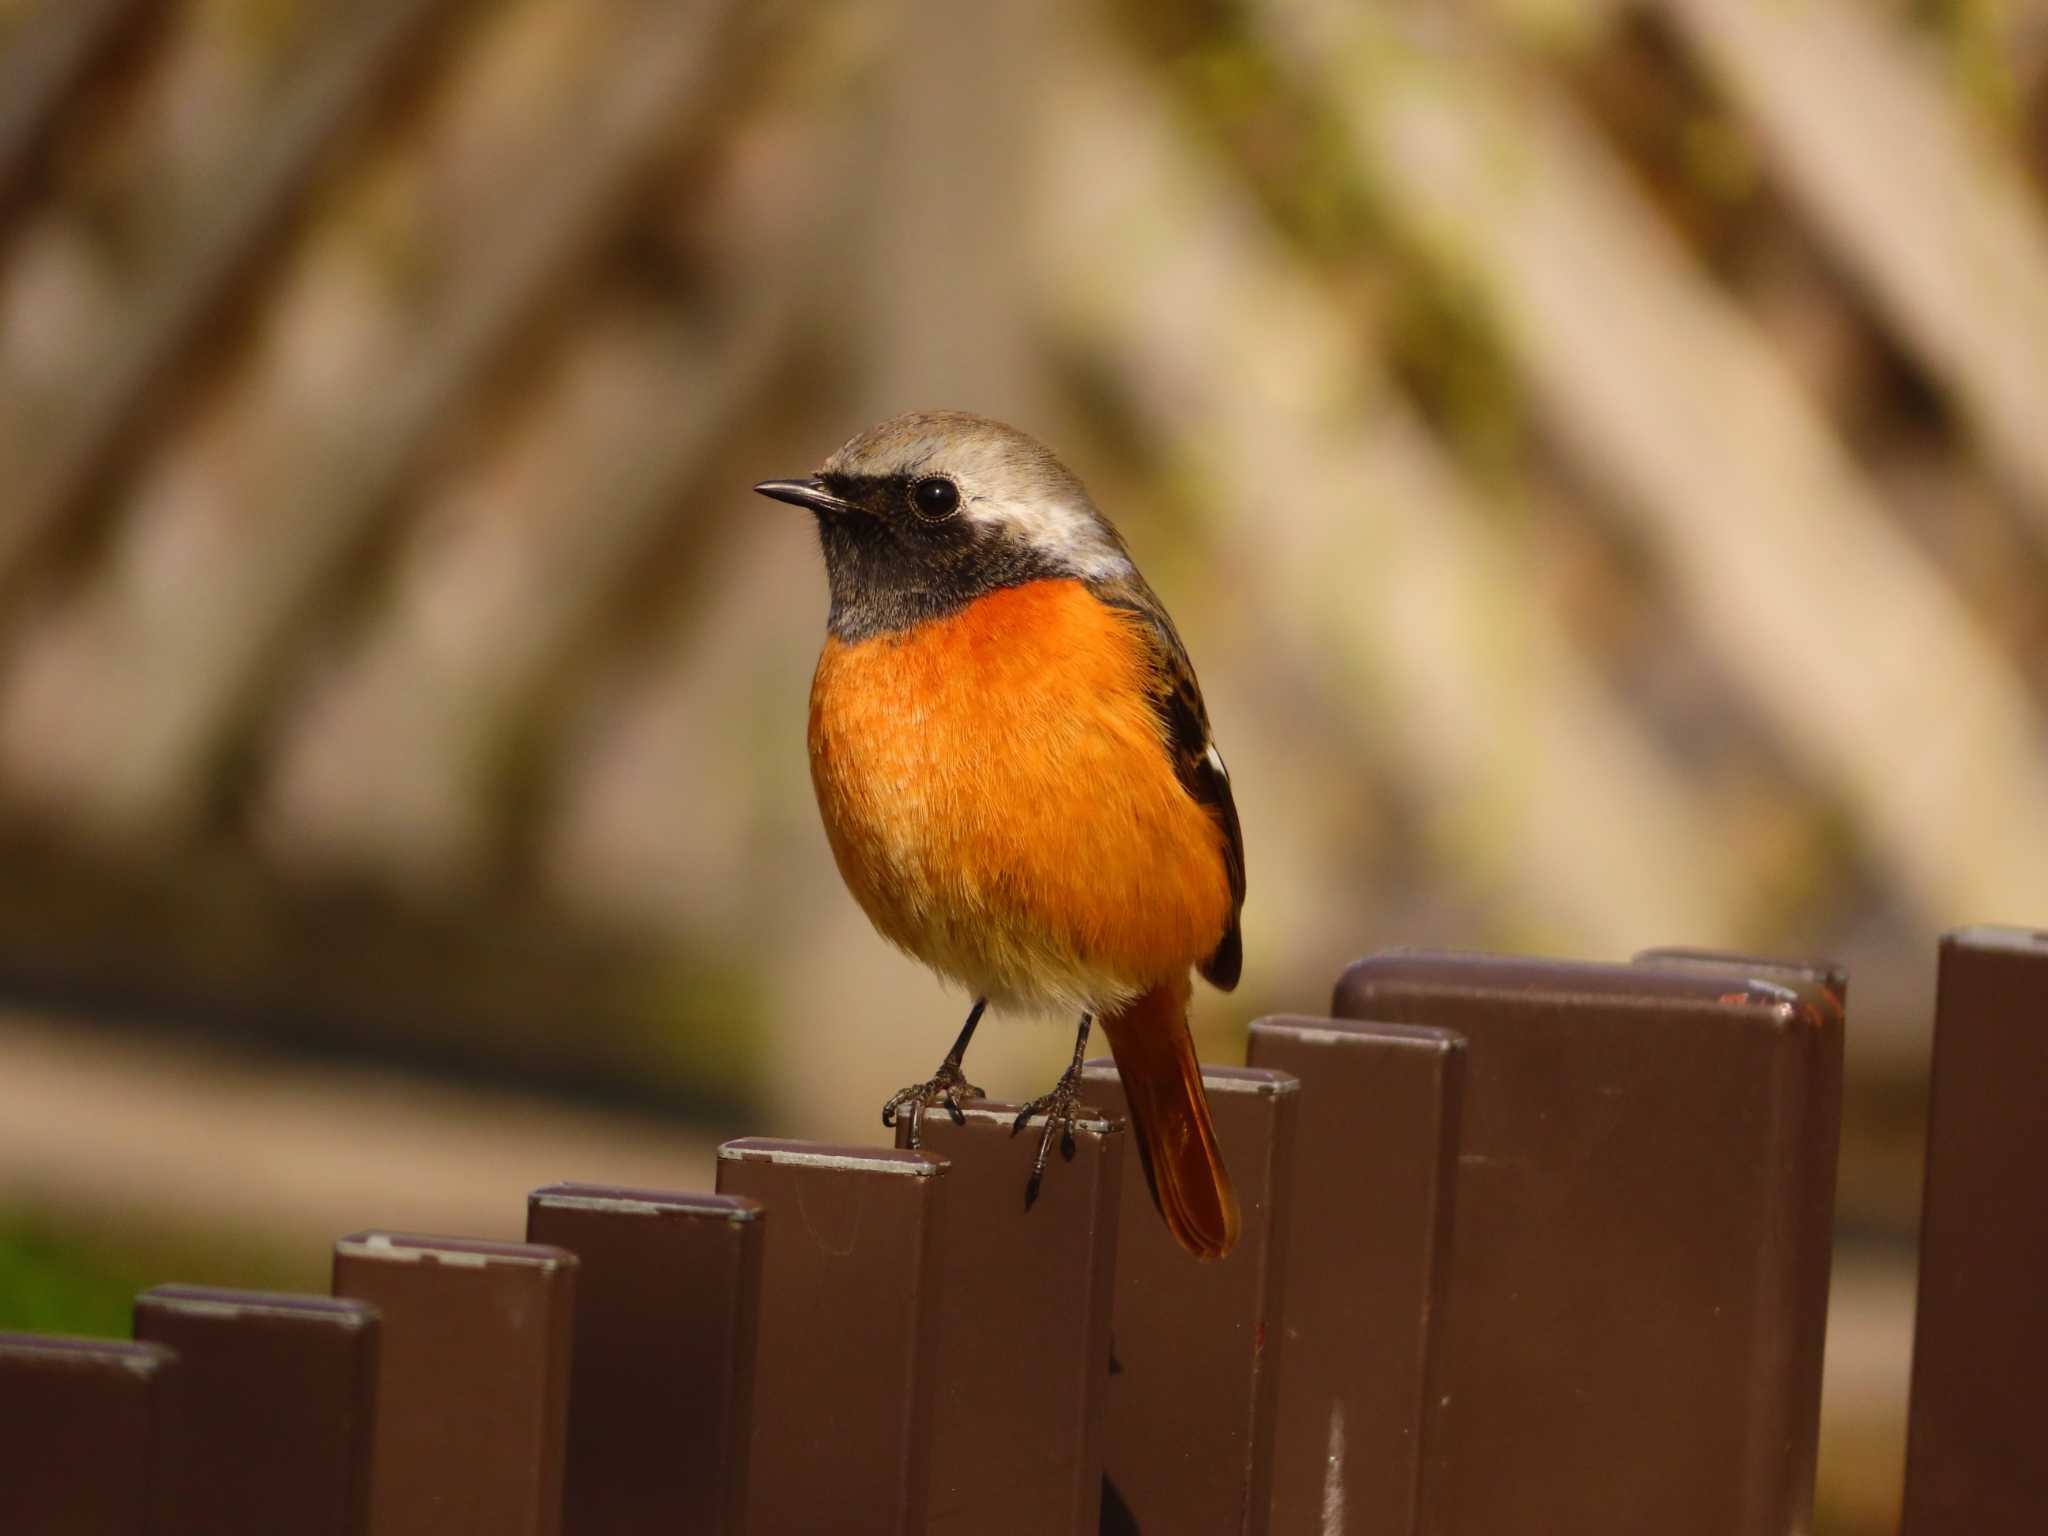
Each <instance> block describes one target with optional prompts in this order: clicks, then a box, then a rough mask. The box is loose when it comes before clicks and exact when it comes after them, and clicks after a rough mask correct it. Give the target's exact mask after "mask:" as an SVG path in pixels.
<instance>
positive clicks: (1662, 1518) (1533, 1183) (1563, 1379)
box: [1333, 952, 1841, 1536]
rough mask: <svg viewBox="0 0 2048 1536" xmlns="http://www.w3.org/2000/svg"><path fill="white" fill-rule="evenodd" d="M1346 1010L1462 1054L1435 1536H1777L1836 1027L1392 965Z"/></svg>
mask: <svg viewBox="0 0 2048 1536" xmlns="http://www.w3.org/2000/svg"><path fill="white" fill-rule="evenodd" d="M1333 1011H1334V1012H1335V1013H1337V1014H1338V1015H1339V1016H1342V1017H1348V1018H1366V1019H1374V1020H1381V1021H1392V1022H1400V1023H1413V1024H1430V1025H1436V1026H1439V1027H1442V1028H1449V1029H1456V1030H1458V1031H1459V1032H1460V1033H1462V1034H1464V1035H1465V1036H1466V1037H1467V1039H1468V1041H1469V1045H1468V1047H1467V1059H1466V1076H1465V1099H1464V1111H1463V1115H1462V1121H1461V1125H1462V1128H1461V1132H1460V1143H1459V1165H1458V1187H1457V1197H1456V1202H1455V1205H1456V1209H1455V1214H1454V1217H1453V1222H1452V1229H1453V1236H1452V1250H1451V1251H1452V1254H1453V1262H1452V1266H1451V1272H1450V1284H1449V1288H1448V1291H1447V1293H1446V1298H1445V1309H1444V1334H1443V1355H1442V1370H1441V1376H1440V1391H1439V1395H1438V1399H1437V1402H1436V1404H1435V1405H1434V1406H1435V1407H1436V1410H1437V1417H1436V1422H1435V1423H1434V1424H1433V1425H1431V1427H1430V1430H1429V1454H1428V1456H1427V1458H1426V1461H1425V1468H1424V1500H1425V1504H1426V1506H1427V1507H1428V1508H1429V1510H1430V1519H1431V1525H1430V1529H1431V1530H1432V1531H1441V1532H1444V1533H1447V1536H1494V1533H1498V1532H1501V1531H1510V1530H1530V1531H1537V1530H1541V1531H1553V1530H1555V1531H1571V1532H1573V1533H1574V1536H1636V1533H1638V1532H1642V1531H1647V1530H1654V1531H1657V1532H1659V1533H1660V1536H1695V1533H1696V1536H1783V1533H1784V1532H1786V1531H1788V1530H1797V1529H1800V1528H1802V1527H1803V1525H1804V1524H1805V1522H1806V1519H1807V1516H1806V1515H1805V1513H1804V1512H1802V1511H1800V1510H1798V1509H1797V1508H1796V1507H1794V1506H1795V1500H1796V1497H1797V1491H1798V1490H1799V1489H1800V1488H1801V1487H1802V1486H1804V1479H1803V1478H1802V1476H1801V1474H1800V1472H1799V1470H1798V1469H1797V1467H1796V1466H1795V1465H1794V1463H1795V1462H1796V1461H1798V1460H1799V1459H1800V1458H1801V1457H1802V1456H1804V1455H1805V1454H1806V1451H1807V1447H1805V1446H1802V1445H1801V1443H1800V1437H1799V1435H1798V1433H1797V1431H1796V1429H1795V1427H1794V1426H1796V1424H1797V1423H1798V1421H1799V1416H1800V1414H1801V1412H1802V1405H1803V1404H1805V1403H1806V1402H1807V1401H1808V1400H1809V1397H1810V1394H1811V1393H1812V1391H1813V1390H1814V1387H1813V1383H1812V1382H1811V1381H1810V1380H1809V1379H1808V1378H1809V1376H1810V1375H1811V1370H1812V1367H1813V1366H1815V1365H1817V1363H1818V1355H1817V1354H1815V1353H1813V1352H1812V1351H1811V1350H1809V1349H1807V1348H1805V1347H1804V1346H1805V1343H1806V1340H1807V1338H1808V1335H1809V1334H1810V1333H1811V1331H1812V1330H1814V1329H1816V1328H1818V1326H1819V1320H1818V1319H1816V1318H1814V1317H1812V1316H1810V1315H1808V1314H1807V1312H1806V1311H1805V1310H1803V1309H1805V1308H1806V1307H1807V1306H1808V1305H1809V1303H1810V1298H1811V1286H1810V1281H1811V1277H1812V1275H1813V1274H1814V1271H1815V1265H1816V1255H1819V1256H1820V1257H1819V1259H1818V1262H1819V1263H1820V1264H1821V1265H1822V1266H1824V1265H1825V1262H1826V1260H1825V1253H1826V1250H1827V1243H1828V1237H1829V1234H1828V1226H1827V1223H1826V1222H1825V1221H1823V1220H1820V1219H1818V1213H1817V1212H1816V1211H1815V1209H1814V1202H1813V1197H1812V1192H1813V1190H1814V1189H1815V1188H1816V1187H1817V1186H1818V1184H1819V1183H1820V1178H1819V1175H1818V1174H1817V1173H1816V1172H1815V1171H1814V1160H1816V1159H1822V1160H1825V1161H1828V1162H1830V1163H1831V1162H1832V1160H1833V1157H1834V1146H1833V1142H1832V1136H1831V1130H1830V1127H1831V1126H1832V1124H1833V1118H1832V1115H1830V1114H1829V1113H1828V1112H1827V1107H1826V1098H1827V1088H1826V1083H1827V1082H1828V1081H1831V1080H1835V1079H1832V1078H1831V1077H1830V1073H1831V1071H1833V1070H1838V1068H1834V1069H1831V1068H1830V1066H1829V1064H1828V1058H1829V1056H1830V1054H1831V1053H1832V1054H1833V1055H1834V1056H1835V1057H1837V1058H1838V1057H1839V1052H1840V1047H1841V1031H1840V1027H1839V1023H1840V1021H1839V1014H1832V1015H1831V1014H1828V1013H1826V1012H1824V1011H1823V1010H1820V1009H1817V1008H1815V1007H1813V1006H1810V1005H1809V1004H1808V1003H1807V1002H1806V1001H1803V1000H1802V998H1801V996H1800V994H1799V993H1798V992H1797V991H1795V990H1793V989H1790V988H1787V987H1784V986H1781V985H1777V984H1773V983H1770V982H1767V981H1762V980H1749V979H1746V978H1743V977H1740V976H1737V975H1731V974H1727V973H1722V972H1717V971H1713V970H1710V969H1709V970H1700V971H1696V972H1694V971H1683V970H1667V969H1660V968H1655V967H1651V966H1646V965H1644V966H1630V965H1591V964H1577V963H1569V962H1563V961H1544V960H1527V959H1515V958H1508V957H1503V956H1487V955H1457V954H1440V953H1430V952H1396V953H1392V954H1385V955H1378V956H1374V957H1372V958H1369V959H1366V960H1361V961H1359V962H1358V963H1357V964H1355V965H1353V966H1352V967H1351V968H1350V969H1349V970H1347V971H1346V972H1345V974H1344V977H1343V979H1342V980H1341V981H1340V982H1339V983H1338V987H1337V996H1336V1002H1335V1007H1334V1009H1333Z"/></svg>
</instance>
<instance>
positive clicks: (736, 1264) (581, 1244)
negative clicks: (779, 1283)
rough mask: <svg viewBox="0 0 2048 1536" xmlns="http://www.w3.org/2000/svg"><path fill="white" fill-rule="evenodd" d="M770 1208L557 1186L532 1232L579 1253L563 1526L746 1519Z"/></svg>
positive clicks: (545, 1198)
mask: <svg viewBox="0 0 2048 1536" xmlns="http://www.w3.org/2000/svg"><path fill="white" fill-rule="evenodd" d="M760 1215H761V1207H760V1205H759V1204H758V1203H756V1202H755V1201H752V1200H742V1199H738V1198H736V1197H734V1196H731V1195H703V1194H670V1193H666V1192H663V1191H658V1190H644V1189H620V1188H616V1187H614V1186H610V1185H603V1184H551V1185H549V1186H548V1187H547V1188H546V1189H537V1190H535V1191H534V1192H533V1193H532V1194H530V1195H528V1196H527V1204H526V1237H527V1241H528V1242H532V1243H546V1244H551V1245H553V1246H555V1247H558V1248H566V1249H568V1250H569V1251H570V1252H571V1253H573V1254H575V1255H576V1260H577V1277H576V1325H575V1334H576V1336H575V1344H574V1348H573V1350H572V1351H571V1354H572V1358H573V1362H574V1363H573V1365H572V1366H571V1369H570V1376H569V1430H568V1469H567V1475H566V1479H565V1484H564V1488H565V1492H564V1497H563V1508H562V1529H563V1531H564V1533H565V1536H642V1533H645V1532H650V1531H660V1530H667V1529H687V1530H690V1531H695V1532H701V1533H702V1536H731V1533H734V1532H737V1531H739V1530H741V1529H742V1528H743V1520H744V1516H745V1503H744V1500H745V1495H746V1453H747V1436H748V1432H749V1428H750V1426H751V1422H752V1421H751V1409H750V1402H751V1399H750V1392H751V1388H752V1385H753V1366H754V1337H755V1326H756V1319H757V1312H758V1308H759V1304H760V1294H761V1228H762V1223H761V1221H760V1219H759V1218H760Z"/></svg>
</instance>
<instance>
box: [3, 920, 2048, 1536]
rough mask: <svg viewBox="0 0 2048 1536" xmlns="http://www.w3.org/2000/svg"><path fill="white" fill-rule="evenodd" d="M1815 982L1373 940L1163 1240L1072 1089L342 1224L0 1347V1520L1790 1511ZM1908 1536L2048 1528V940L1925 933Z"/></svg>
mask: <svg viewBox="0 0 2048 1536" xmlns="http://www.w3.org/2000/svg"><path fill="white" fill-rule="evenodd" d="M1847 990H1848V989H1847V978H1846V976H1845V975H1844V974H1843V973H1842V971H1841V970H1840V969H1839V968H1836V967H1831V966H1824V965H1800V964H1788V963H1784V962H1778V961H1766V960H1760V959H1754V958H1749V957H1741V956H1733V955H1724V954H1714V953H1705V952H1699V951H1687V950H1655V951H1650V952H1647V953H1645V954H1642V955H1639V956H1637V957H1636V959H1635V961H1634V962H1633V963H1631V964H1627V965H1600V964H1586V963H1576V962H1561V961H1544V960H1528V959H1518V958H1508V957H1502V956H1491V955H1469V954H1451V953H1440V952H1426V951H1391V952H1388V953H1384V954H1380V955H1376V956H1373V957H1371V958H1368V959H1365V960H1362V961H1359V962H1358V963H1357V964H1355V965H1353V966H1351V967H1350V968H1349V969H1348V970H1347V971H1346V972H1345V973H1344V975H1343V977H1342V978H1341V980H1340V981H1339V982H1338V984H1337V987H1336V991H1335V998H1334V1001H1333V1004H1332V1007H1331V1016H1329V1017H1326V1018H1325V1017H1315V1018H1310V1017H1296V1016H1286V1017H1274V1018H1267V1019H1262V1020H1260V1021H1258V1022H1257V1023H1255V1024H1254V1025H1253V1026H1252V1028H1251V1036H1250V1040H1251V1044H1250V1049H1249V1053H1248V1055H1249V1060H1248V1064H1247V1065H1246V1066H1243V1067H1215V1068H1211V1069H1210V1070H1209V1072H1208V1074H1207V1082H1208V1087H1209V1093H1210V1098H1211V1102H1212V1104H1213V1106H1214V1110H1215V1116H1216V1122H1217V1127H1218V1131H1219V1134H1220V1136H1221V1138H1222V1140H1223V1142H1224V1144H1225V1147H1226V1150H1227V1153H1228V1156H1229V1159H1230V1162H1231V1166H1232V1168H1233V1169H1234V1171H1235V1175H1236V1178H1237V1181H1238V1188H1239V1192H1240V1196H1241V1198H1242V1199H1243V1202H1244V1207H1245V1211H1244V1214H1245V1222H1244V1235H1243V1238H1242V1240H1241V1242H1240V1244H1239V1246H1238V1248H1237V1249H1236V1250H1235V1251H1234V1252H1233V1253H1232V1254H1231V1256H1230V1257H1229V1258H1227V1259H1225V1260H1223V1261H1221V1262H1218V1263H1213V1264H1200V1263H1196V1262H1194V1261H1192V1260H1189V1259H1187V1258H1186V1257H1185V1256H1183V1255H1182V1254H1181V1253H1180V1251H1179V1250H1178V1249H1177V1248H1176V1247H1175V1246H1174V1245H1173V1243H1172V1241H1171V1239H1170V1238H1169V1237H1168V1236H1167V1235H1166V1233H1165V1230H1164V1228H1163V1227H1162V1226H1161V1224H1160V1223H1159V1222H1158V1220H1157V1219H1156V1217H1155V1216H1154V1214H1153V1212H1152V1210H1151V1208H1150V1205H1149V1203H1148V1199H1147V1196H1146V1192H1145V1188H1144V1182H1143V1179H1142V1177H1141V1176H1140V1174H1139V1171H1138V1169H1137V1167H1136V1164H1135V1161H1134V1160H1133V1159H1132V1158H1131V1157H1130V1156H1129V1155H1128V1152H1127V1148H1126V1141H1125V1135H1124V1129H1123V1121H1122V1119H1121V1113H1122V1109H1123V1105H1122V1100H1121V1095H1120V1091H1119V1087H1118V1084H1117V1080H1116V1076H1115V1073H1114V1071H1113V1070H1112V1069H1111V1068H1110V1067H1109V1066H1108V1064H1107V1063H1099V1064H1096V1065H1095V1066H1093V1067H1091V1069H1090V1073H1089V1099H1090V1101H1091V1102H1092V1103H1093V1104H1094V1105H1095V1106H1096V1109H1095V1110H1094V1111H1093V1112H1091V1115H1090V1116H1089V1117H1088V1118H1086V1119H1085V1120H1084V1121H1083V1123H1082V1124H1081V1125H1080V1126H1079V1127H1077V1134H1076V1136H1075V1145H1074V1151H1073V1155H1072V1156H1071V1157H1070V1158H1069V1159H1068V1162H1067V1163H1066V1165H1065V1166H1062V1167H1059V1168H1058V1169H1056V1174H1055V1177H1053V1178H1051V1179H1049V1180H1048V1181H1047V1182H1046V1185H1045V1189H1044V1192H1043V1196H1042V1198H1041V1199H1040V1200H1039V1201H1038V1202H1037V1204H1036V1205H1035V1206H1034V1207H1033V1208H1032V1209H1031V1210H1029V1211H1027V1210H1026V1209H1025V1207H1024V1204H1023V1201H1022V1199H1021V1192H1022V1189H1023V1186H1024V1179H1025V1173H1026V1169H1027V1167H1028V1163H1029V1157H1030V1152H1031V1142H1030V1139H1029V1138H1021V1139H1019V1138H1013V1137H1012V1135H1011V1134H1010V1130H1009V1113H1010V1111H1009V1109H1008V1107H1006V1106H1002V1105H987V1106H979V1105H977V1106H974V1107H972V1108H970V1109H969V1110H968V1111H967V1113H966V1116H965V1119H964V1123H960V1124H954V1123H950V1122H948V1121H947V1120H946V1119H945V1118H944V1117H938V1118H937V1119H936V1120H935V1121H934V1122H933V1123H932V1124H930V1125H929V1127H928V1132H929V1144H928V1146H927V1148H926V1150H924V1151H923V1152H910V1151H905V1150H885V1149H879V1148H872V1147H835V1146H824V1145H818V1144H813V1143H807V1142H795V1141H772V1140H764V1139H755V1138H748V1139H742V1140H738V1141H734V1142H730V1143H728V1144H727V1145H726V1146H725V1147H724V1148H722V1149H721V1151H720V1154H719V1162H718V1190H717V1192H716V1193H674V1192H665V1191H654V1190H637V1189H621V1188H614V1187H608V1186H602V1185H595V1184H579V1183H565V1184H558V1185H552V1186H550V1187H548V1188H545V1189H539V1190H535V1191H534V1192H533V1193H532V1194H531V1195H529V1196H528V1204H527V1238H528V1241H527V1242H526V1243H496V1242H483V1241H478V1240H473V1239H465V1238H458V1237H437V1236H418V1235H410V1234H400V1233H388V1232H377V1231H371V1232H360V1233H356V1234H354V1235H352V1236H349V1237H344V1238H342V1239H341V1240H340V1241H339V1242H337V1244H336V1245H335V1252H334V1269H333V1275H334V1284H333V1291H334V1295H333V1297H332V1298H329V1297H318V1296H299V1295H288V1294H274V1293H264V1292H243V1291H227V1290H215V1289H208V1288H202V1287H193V1286H181V1285H165V1286H159V1287H157V1288H155V1289H153V1290H150V1291H148V1292H146V1293H145V1294H143V1295H142V1296H141V1297H139V1298H138V1299H137V1302H136V1309H135V1341H134V1342H132V1343H128V1342H112V1341H104V1340H86V1339H57V1338H38V1337H33V1336H27V1335H8V1336H0V1530H4V1531H6V1532H9V1533H36V1536H52V1533H60V1532H61V1533H69V1532H94V1533H99V1536H115V1533H127V1532H138V1533H139V1532H153V1533H171V1532H178V1533H183V1532H200V1531H204V1532H209V1533H215V1536H221V1533H239V1532H251V1533H255V1532H263V1533H276V1532H293V1533H305V1536H324V1533H328V1532H333V1533H337V1536H341V1533H365V1532H373V1533H378V1536H386V1533H397V1532H412V1531H420V1532H427V1531H432V1532H434V1533H436V1536H467V1533H477V1536H484V1533H489V1536H522V1533H543V1532H545V1533H553V1532H557V1531H565V1532H569V1533H572V1536H576V1533H617V1536H625V1533H653V1532H667V1531H677V1532H681V1531H691V1532H697V1531H704V1532H721V1533H724V1532H737V1531H742V1530H745V1531H751V1532H754V1533H757V1536H760V1533H780V1532H811V1531H825V1532H869V1531H874V1532H884V1531H887V1532H901V1531H918V1532H925V1531H948V1532H951V1531H960V1532H966V1531H974V1532H1018V1533H1044V1532H1080V1531H1097V1530H1099V1531H1101V1532H1103V1533H1104V1536H1114V1533H1129V1532H1147V1533H1155V1536H1156V1533H1166V1536H1200V1533H1204V1532H1212V1531H1213V1532H1225V1531H1228V1532H1254V1531H1258V1532H1263V1531H1271V1532H1284V1533H1298V1532H1299V1533H1306V1532H1318V1533H1336V1532H1347V1531H1349V1532H1401V1533H1407V1532H1443V1533H1460V1536H1482V1533H1500V1532H1509V1531H1526V1532H1565V1531H1569V1532H1574V1533H1584V1536H1602V1533H1614V1536H1622V1533H1629V1536H1634V1533H1639V1532H1644V1531H1656V1532H1660V1533H1665V1536H1687V1533H1695V1532H1697V1533H1699V1536H1751V1533H1754V1536H1766V1533H1769V1536H1784V1533H1788V1532H1796V1531H1803V1530H1806V1529H1808V1527H1809V1524H1810V1520H1811V1512H1812V1503H1813V1472H1814V1454H1815V1443H1816V1432H1817V1422H1818V1414H1819V1397H1820V1379H1821V1376H1820V1373H1821V1341H1822V1337H1823V1332H1824V1326H1825V1321H1826V1313H1827V1291H1828V1264H1829V1253H1830V1233H1831V1225H1832V1216H1833V1203H1834V1178H1835V1156H1836V1144H1837V1139H1838V1131H1839V1118H1840V1105H1841V1067H1842V1048H1843V1026H1844V1011H1845V1005H1846V1001H1847ZM1935 1049H1936V1064H1935V1078H1934V1081H1935V1089H1934V1094H1935V1097H1934V1107H1933V1114H1932V1121H1931V1130H1930V1134H1929V1147H1928V1167H1929V1175H1928V1183H1927V1197H1926V1198H1927V1205H1926V1215H1925V1230H1924V1241H1923V1250H1922V1272H1921V1297H1920V1323H1919V1339H1918V1353H1917V1358H1916V1362H1915V1375H1914V1392H1913V1404H1912V1439H1911V1446H1910V1451H1909V1470H1908V1489H1907V1505H1906V1508H1907V1515H1906V1521H1907V1530H1908V1532H1909V1533H1910V1536H1932V1533H1937V1532H1943V1533H1946V1532H1956V1531H1965V1530H1967V1531H1970V1532H1972V1533H1975V1536H2000V1533H2006V1532H2010V1533H2015V1536H2017V1533H2020V1532H2023V1531H2024V1532H2030V1533H2037V1532H2039V1531H2041V1530H2042V1529H2048V1459H2044V1458H2042V1457H2041V1456H2040V1455H2039V1454H2038V1447H2039V1443H2040V1437H2041V1433H2042V1430H2043V1426H2044V1423H2048V1321H2044V1317H2043V1312H2042V1309H2041V1307H2040V1305H2039V1301H2040V1296H2041V1292H2042V1282H2043V1275H2044V1263H2048V1193H2044V1191H2048V1117H2044V1116H2042V1115H2041V1114H2040V1112H2039V1103H2038V1096H2039V1086H2040V1084H2041V1082H2042V1081H2043V1080H2044V1077H2048V933H2043V932H2027V931H2024V930H2018V929H1998V928H1973V929H1965V930H1961V931H1958V932H1956V933H1952V934H1950V935H1949V936H1948V937H1947V938H1946V939H1945V940H1944V942H1943V946H1942V953H1941V988H1940V1001H1939V1017H1938V1019H1937V1024H1936V1032H1935Z"/></svg>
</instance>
